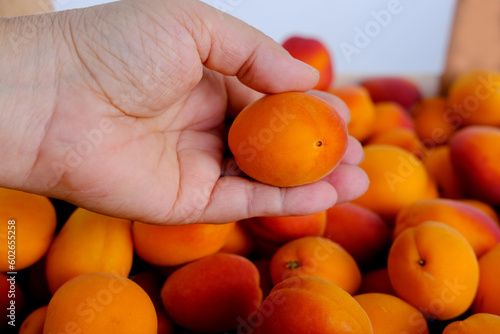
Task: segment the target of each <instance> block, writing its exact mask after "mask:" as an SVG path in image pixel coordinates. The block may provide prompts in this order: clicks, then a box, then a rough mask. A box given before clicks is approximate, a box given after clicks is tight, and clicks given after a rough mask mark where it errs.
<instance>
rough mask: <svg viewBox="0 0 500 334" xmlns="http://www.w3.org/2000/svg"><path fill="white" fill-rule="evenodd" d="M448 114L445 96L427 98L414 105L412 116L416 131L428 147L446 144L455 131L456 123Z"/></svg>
mask: <svg viewBox="0 0 500 334" xmlns="http://www.w3.org/2000/svg"><path fill="white" fill-rule="evenodd" d="M448 115H449V108H448V103H447V101H446V99H445V98H443V97H429V98H425V99H423V100H421V101H420V102H419V103H417V104H416V105H415V106H414V107H413V109H412V110H411V116H412V118H413V123H414V125H415V132H416V133H417V135H418V137H419V138H420V140H422V142H423V144H424V145H425V146H426V147H428V148H432V147H436V146H439V145H442V144H445V143H446V142H447V141H448V139H449V138H450V136H451V135H452V134H453V132H455V130H456V129H457V127H456V124H455V123H454V122H452V121H451V120H450V119H449V116H448Z"/></svg>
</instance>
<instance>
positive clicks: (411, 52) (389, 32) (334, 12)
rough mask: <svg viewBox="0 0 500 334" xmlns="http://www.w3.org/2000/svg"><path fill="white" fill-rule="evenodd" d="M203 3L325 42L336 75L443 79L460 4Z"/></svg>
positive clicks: (68, 0) (64, 4)
mask: <svg viewBox="0 0 500 334" xmlns="http://www.w3.org/2000/svg"><path fill="white" fill-rule="evenodd" d="M179 1H182V0H179ZM203 1H204V2H206V3H209V4H211V5H213V6H214V7H217V8H219V9H221V10H224V11H226V12H228V13H230V14H232V15H234V16H236V17H238V18H240V19H242V20H244V21H246V22H247V23H249V24H251V25H253V26H255V27H256V28H258V29H260V30H262V31H263V32H264V33H266V34H267V35H269V36H271V37H272V38H273V39H275V40H276V41H278V42H283V41H284V40H285V39H286V38H287V37H289V36H291V35H294V34H295V35H302V36H305V37H315V38H319V39H321V40H322V41H323V42H324V43H325V44H326V45H327V46H328V47H329V49H330V50H331V52H332V55H333V58H334V60H335V70H336V72H337V73H338V74H339V75H344V76H353V77H357V76H358V77H361V76H374V75H393V74H394V75H406V76H414V77H418V76H427V77H429V76H432V77H436V76H438V75H440V74H441V73H442V71H443V69H444V66H445V60H446V53H447V49H448V41H449V37H450V33H451V28H452V20H453V16H454V9H455V3H456V1H455V0H439V1H436V0H330V1H328V0H203ZM106 2H110V1H105V0H55V7H56V10H64V9H69V8H78V7H86V6H91V5H95V4H100V3H106ZM391 5H393V6H395V8H397V9H398V14H391V17H390V19H387V17H385V21H384V25H385V26H382V25H381V24H380V23H377V21H376V19H375V16H374V13H382V12H385V13H387V12H388V7H390V6H391ZM381 11H382V12H381ZM389 13H390V12H389ZM377 25H378V28H379V29H378V30H377ZM370 28H371V29H372V30H369V31H368V32H369V33H371V35H372V37H369V36H368V35H366V36H368V38H369V43H366V39H365V40H364V41H363V43H364V44H362V43H360V40H359V38H360V36H359V32H358V33H357V31H359V30H361V31H363V32H364V33H367V30H366V29H370ZM357 29H359V30H357ZM356 37H357V38H358V40H356ZM356 42H357V44H356ZM347 44H349V45H351V46H353V47H357V52H358V53H352V54H351V55H350V56H349V57H346V56H345V55H344V54H343V52H342V50H341V45H344V46H345V45H347ZM361 46H362V47H361Z"/></svg>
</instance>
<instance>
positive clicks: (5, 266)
mask: <svg viewBox="0 0 500 334" xmlns="http://www.w3.org/2000/svg"><path fill="white" fill-rule="evenodd" d="M56 220H57V219H56V210H55V208H54V206H53V205H52V203H51V202H50V200H49V199H48V198H47V197H44V196H40V195H35V194H30V193H26V192H22V191H18V190H12V189H6V188H0V228H1V229H2V230H1V232H0V245H1V246H0V257H1V258H2V261H0V271H17V270H21V269H24V268H27V267H29V266H31V265H32V264H34V263H35V262H37V261H38V260H40V259H41V258H42V257H43V256H44V255H45V253H46V252H47V250H48V249H49V247H50V244H51V242H52V240H53V239H54V234H55V230H56V223H57V221H56ZM21 231H22V232H21Z"/></svg>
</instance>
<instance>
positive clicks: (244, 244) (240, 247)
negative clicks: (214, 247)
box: [219, 221, 254, 256]
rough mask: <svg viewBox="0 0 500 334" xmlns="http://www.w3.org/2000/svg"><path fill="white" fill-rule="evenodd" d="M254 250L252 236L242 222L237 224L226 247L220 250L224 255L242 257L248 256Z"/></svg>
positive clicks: (228, 238) (227, 240)
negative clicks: (229, 254)
mask: <svg viewBox="0 0 500 334" xmlns="http://www.w3.org/2000/svg"><path fill="white" fill-rule="evenodd" d="M253 248H254V243H253V240H252V236H251V235H250V234H249V233H248V232H247V230H246V229H245V228H244V227H243V226H242V223H241V222H239V221H238V222H236V223H235V225H234V228H233V229H232V230H231V231H230V232H229V235H228V236H227V239H226V242H225V243H224V246H222V248H221V249H220V250H219V252H222V253H231V254H236V255H241V256H248V255H249V254H250V253H251V252H252V250H253Z"/></svg>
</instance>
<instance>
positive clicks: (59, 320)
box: [44, 273, 157, 334]
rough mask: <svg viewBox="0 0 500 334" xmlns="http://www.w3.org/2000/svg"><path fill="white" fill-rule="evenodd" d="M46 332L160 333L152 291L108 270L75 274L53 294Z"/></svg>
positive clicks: (46, 322)
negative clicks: (148, 292) (149, 294)
mask: <svg viewBox="0 0 500 334" xmlns="http://www.w3.org/2000/svg"><path fill="white" fill-rule="evenodd" d="M44 333H45V334H50V333H121V334H128V333H130V334H132V333H143V334H156V333H157V319H156V311H155V307H154V305H153V303H152V302H151V299H150V298H149V296H148V294H147V293H146V292H145V291H144V290H143V289H142V288H141V287H140V286H139V285H137V283H135V282H133V281H132V280H130V279H128V278H125V277H121V276H117V275H112V274H106V273H91V274H84V275H81V276H77V277H74V278H72V279H70V280H69V281H67V282H66V283H64V284H63V285H62V286H61V287H60V288H59V289H57V291H56V292H55V293H54V295H53V296H52V299H51V300H50V302H49V305H48V308H47V317H46V319H45V326H44Z"/></svg>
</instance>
